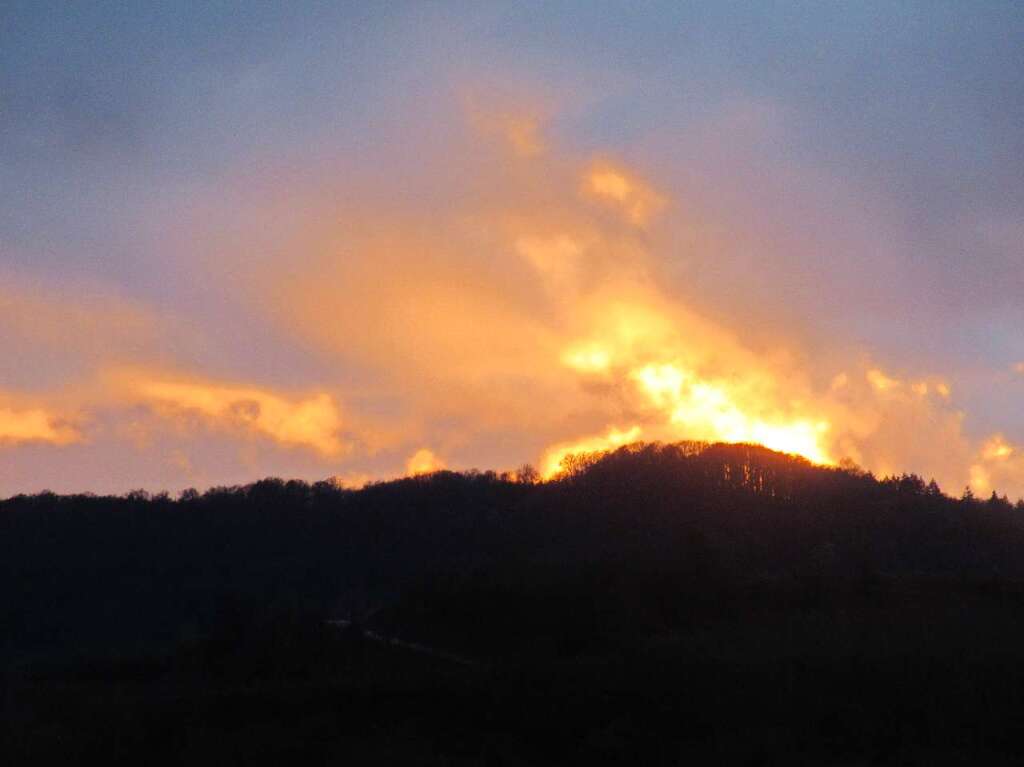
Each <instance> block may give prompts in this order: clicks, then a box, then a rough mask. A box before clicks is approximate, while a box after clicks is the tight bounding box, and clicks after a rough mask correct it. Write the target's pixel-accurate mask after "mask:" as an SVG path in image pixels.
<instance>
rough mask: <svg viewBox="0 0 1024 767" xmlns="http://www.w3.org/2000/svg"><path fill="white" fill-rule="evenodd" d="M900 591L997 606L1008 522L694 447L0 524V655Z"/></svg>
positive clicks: (36, 504) (668, 614) (38, 507)
mask: <svg viewBox="0 0 1024 767" xmlns="http://www.w3.org/2000/svg"><path fill="white" fill-rule="evenodd" d="M911 580H913V581H914V582H918V583H925V584H927V583H935V582H953V583H958V584H970V585H971V588H981V587H985V588H988V589H1003V590H1008V591H1014V590H1015V589H1016V584H1017V583H1018V581H1022V580H1024V514H1022V513H1021V511H1020V509H1019V508H1018V509H1015V508H1013V507H1012V506H1011V505H1010V504H1009V503H1007V502H1005V501H1002V500H1000V499H996V498H993V499H991V500H989V501H986V502H979V501H976V500H972V499H952V498H950V497H947V496H945V495H943V494H941V493H940V492H938V489H937V488H936V487H934V485H933V486H930V487H929V486H926V485H925V483H924V482H923V481H922V480H920V479H919V478H917V477H914V476H903V477H899V478H890V479H885V480H881V481H880V480H877V479H875V478H874V477H872V476H871V475H868V474H864V473H861V472H858V471H855V470H840V469H832V468H823V467H817V466H813V465H811V464H809V463H807V462H806V461H803V460H801V459H798V458H794V457H792V456H786V455H782V454H779V453H775V452H772V451H769V450H766V449H764V448H760V447H756V446H749V445H721V444H718V445H706V444H703V443H679V444H674V445H635V446H630V447H625V448H621V449H619V450H617V451H615V452H612V453H610V454H603V455H597V456H590V457H584V458H580V459H578V460H576V461H574V462H573V463H572V465H571V466H570V468H569V470H568V471H567V472H566V474H565V475H564V476H563V477H562V478H560V479H559V480H557V481H553V482H547V483H542V484H519V483H515V482H511V481H507V480H504V479H502V478H500V477H498V476H496V475H494V474H493V473H477V472H470V473H465V474H457V473H452V472H439V473H437V474H433V475H429V476H424V477H418V478H411V479H403V480H397V481H394V482H387V483H380V484H375V485H371V486H369V487H367V488H365V489H363V490H359V491H352V490H342V489H338V488H336V487H334V486H332V485H330V484H328V483H316V484H313V485H308V484H306V483H303V482H297V481H291V482H284V481H282V480H277V479H267V480H263V481H260V482H256V483H254V484H252V485H248V486H245V487H233V488H215V489H212V490H210V491H209V492H207V493H205V494H203V495H195V494H190V493H189V494H184V495H183V497H182V498H181V499H179V500H171V499H169V498H167V497H164V496H158V497H152V498H151V497H148V496H146V495H145V494H142V493H135V494H130V495H129V496H128V497H119V498H115V497H92V496H55V495H52V494H43V495H38V496H33V497H22V496H19V497H16V498H12V499H9V500H7V501H4V502H2V503H0V582H2V586H0V589H2V591H0V596H2V600H0V605H2V610H3V614H2V615H0V620H2V621H3V623H4V625H5V626H7V627H9V631H8V634H7V648H6V649H7V651H8V652H12V651H13V652H18V651H27V652H39V651H50V650H67V649H74V650H76V651H82V650H86V649H91V648H104V647H117V648H122V647H123V648H131V647H145V646H148V645H151V644H153V643H163V644H165V645H168V646H173V645H174V644H175V643H177V642H179V641H180V640H182V638H183V637H186V638H187V637H190V636H194V635H196V634H199V635H202V634H204V633H205V632H207V631H209V630H210V629H211V626H213V625H215V624H218V623H220V622H223V621H224V620H227V618H226V617H225V616H232V615H236V616H251V614H253V613H259V612H261V611H264V612H265V611H267V610H275V609H288V610H294V609H301V610H304V611H311V612H316V613H319V614H323V615H345V614H353V615H355V616H357V617H358V616H360V615H364V614H366V613H368V612H370V611H371V610H374V609H377V608H381V607H385V606H389V605H394V604H397V603H399V602H401V601H402V598H407V597H409V596H410V595H416V596H417V598H420V599H421V601H422V598H423V597H424V595H425V594H426V593H427V592H428V591H430V592H435V593H436V592H438V591H439V590H440V591H446V592H449V593H453V594H454V593H458V594H460V595H463V596H465V598H469V597H468V596H466V595H467V594H468V593H469V592H471V591H473V590H479V589H481V588H483V587H485V586H486V587H488V588H492V589H498V590H504V593H507V594H508V598H509V599H513V598H514V595H513V594H512V593H510V592H511V591H514V590H515V589H533V590H534V591H537V592H544V593H546V594H547V597H546V598H547V599H548V600H549V601H551V602H552V605H551V606H550V609H552V610H557V609H558V608H557V603H558V601H559V599H561V600H562V601H565V600H575V601H577V602H578V601H579V600H578V594H579V591H580V589H583V590H585V591H589V592H592V594H591V596H592V597H593V599H591V600H590V601H591V602H593V601H595V600H596V601H597V602H599V604H598V605H597V606H596V607H594V609H595V610H596V611H597V612H600V611H601V610H602V609H605V608H606V607H607V604H608V603H609V600H611V599H612V596H614V597H615V599H616V600H618V602H622V601H623V600H629V599H635V600H637V609H639V606H640V605H648V607H647V608H645V610H646V611H647V612H648V613H649V612H650V611H651V610H655V608H654V607H651V606H650V604H651V603H652V602H658V603H660V604H661V605H662V606H661V607H658V608H657V610H660V611H662V612H663V613H664V615H659V616H648V617H649V618H650V619H651V620H654V621H655V623H656V622H657V621H669V622H671V621H672V620H673V617H672V614H673V612H678V606H677V604H675V602H676V600H675V597H676V596H680V595H682V594H683V593H684V592H685V593H689V594H691V601H692V598H693V597H695V596H696V595H700V596H701V598H702V599H703V600H704V601H706V602H708V603H710V604H720V603H721V600H722V599H723V598H725V597H726V596H728V595H734V596H735V595H742V594H749V593H752V592H756V593H764V592H765V591H771V592H772V593H773V594H774V595H775V596H777V597H778V598H779V599H789V598H797V596H798V595H800V594H802V595H803V596H802V597H801V598H805V597H808V595H812V596H813V594H815V593H819V596H820V592H821V591H822V589H831V590H834V591H835V592H836V593H837V594H839V593H840V592H842V593H846V592H850V591H857V590H858V589H859V590H860V591H863V589H865V588H870V587H874V586H877V585H878V584H880V583H890V584H891V583H904V584H905V583H908V582H909V581H911ZM612 583H614V588H612V587H611V586H610V585H609V584H612ZM512 586H515V589H511V587H512ZM659 589H660V590H661V591H660V592H659ZM662 592H663V593H662ZM559 594H561V595H562V596H561V597H559V596H558V595H559ZM519 596H523V595H522V594H520V595H519ZM460 598H461V597H460ZM515 598H518V597H515ZM523 598H524V599H525V597H523ZM527 601H529V600H527ZM238 619H239V620H241V619H242V618H238ZM232 620H234V619H232Z"/></svg>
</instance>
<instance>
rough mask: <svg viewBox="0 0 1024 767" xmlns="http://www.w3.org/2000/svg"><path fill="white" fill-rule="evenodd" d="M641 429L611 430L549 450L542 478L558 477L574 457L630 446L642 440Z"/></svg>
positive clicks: (542, 460)
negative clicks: (568, 461) (566, 463)
mask: <svg viewBox="0 0 1024 767" xmlns="http://www.w3.org/2000/svg"><path fill="white" fill-rule="evenodd" d="M640 434H641V429H640V427H639V426H631V427H630V428H628V429H624V430H621V431H620V430H619V429H615V428H612V429H609V430H608V433H607V434H604V435H600V436H595V437H585V438H583V439H579V440H576V441H574V442H567V443H564V444H561V445H556V446H555V447H552V448H549V449H548V451H547V452H546V453H545V454H544V457H543V458H542V459H541V469H540V473H541V477H543V478H544V479H551V478H553V477H556V476H558V474H560V473H561V472H562V471H564V469H565V460H566V459H567V458H568V457H569V456H572V455H583V454H586V453H596V452H600V451H602V450H614V449H615V448H617V447H622V446H623V445H629V444H632V443H633V442H636V441H637V440H639V439H640Z"/></svg>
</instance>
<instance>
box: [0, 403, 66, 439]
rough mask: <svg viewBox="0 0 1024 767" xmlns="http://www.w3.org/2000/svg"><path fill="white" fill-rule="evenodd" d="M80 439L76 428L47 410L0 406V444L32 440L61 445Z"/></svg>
mask: <svg viewBox="0 0 1024 767" xmlns="http://www.w3.org/2000/svg"><path fill="white" fill-rule="evenodd" d="M81 440H82V435H81V434H80V433H79V432H78V430H77V429H76V428H74V427H73V426H71V425H70V424H69V423H68V422H67V421H66V420H65V419H63V418H61V417H60V416H58V415H56V414H54V413H51V412H49V411H47V410H44V409H42V408H30V409H24V410H16V409H12V408H8V407H3V406H0V446H3V445H19V444H24V443H32V442H38V443H46V444H50V445H57V446H61V445H70V444H72V443H74V442H80V441H81Z"/></svg>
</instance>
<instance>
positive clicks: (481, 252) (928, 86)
mask: <svg viewBox="0 0 1024 767" xmlns="http://www.w3.org/2000/svg"><path fill="white" fill-rule="evenodd" d="M1021 40H1024V8H1022V6H1020V4H1019V3H1012V2H1007V3H999V2H984V3H982V2H977V3H974V2H971V3H966V2H951V3H943V2H937V1H930V2H923V3H913V2H903V3H890V2H886V3H872V2H862V3H848V4H838V3H837V4H831V3H829V4H826V3H812V2H807V3H802V2H775V3H754V2H751V3H728V2H715V3H686V2H665V3H656V2H629V3H626V2H622V3H611V2H597V1H592V2H576V3H572V2H547V3H514V4H513V3H507V4H503V3H456V2H452V3H401V2H395V3H350V4H346V3H337V2H323V3H319V2H301V1H298V0H293V1H292V2H274V3H271V2H246V3H241V2H216V1H215V2H203V3H186V2H177V3H159V4H158V3H149V2H136V3H127V4H126V3H120V2H103V1H102V0H98V1H96V2H91V3H75V4H71V3H49V2H45V1H42V0H33V1H32V2H20V0H8V1H7V2H5V3H3V4H2V5H0V351H2V352H3V353H2V354H0V497H4V496H8V495H13V494H16V493H22V492H26V493H28V492H37V491H40V490H43V489H50V490H53V491H56V492H77V491H91V492H125V491H127V490H130V489H134V488H146V489H148V490H151V491H159V490H168V491H171V492H177V491H179V490H181V489H183V488H186V487H197V488H200V489H202V488H206V487H210V486H215V485H226V484H236V483H243V482H248V481H252V480H255V479H257V478H260V477H264V476H282V477H300V478H304V479H308V480H315V479H323V478H327V477H334V478H336V479H337V481H339V482H342V483H345V484H349V485H352V486H357V485H359V484H361V483H364V482H366V481H369V480H374V479H381V478H387V477H394V476H402V475H405V474H415V473H420V472H425V471H432V470H436V469H438V468H445V467H447V468H452V469H459V470H462V469H470V468H479V469H496V470H509V469H515V468H516V467H518V466H521V465H522V464H525V463H530V464H532V465H534V466H536V467H538V468H539V469H540V471H541V473H542V474H544V475H545V476H551V475H553V474H554V473H555V472H557V470H558V466H559V464H560V461H561V459H562V458H563V457H564V456H565V455H567V454H569V453H572V452H579V451H587V450H600V449H607V448H611V447H615V446H618V445H621V444H626V443H628V442H633V441H637V440H661V441H674V440H679V439H701V440H724V441H752V442H759V443H762V444H765V445H767V446H769V447H772V448H774V449H779V450H785V451H787V452H793V453H796V454H799V455H802V456H804V457H806V458H808V459H810V460H813V461H816V462H820V463H824V464H830V465H838V464H844V465H845V464H847V462H853V463H855V464H856V465H858V466H860V467H862V468H863V469H865V470H870V471H873V472H875V473H876V474H878V475H885V474H890V473H899V472H903V471H907V472H915V473H918V474H920V475H921V476H923V477H925V478H926V479H928V478H932V477H934V478H935V479H936V480H937V481H938V482H939V483H940V485H941V486H942V488H943V489H944V490H946V491H947V492H949V493H951V494H954V495H959V494H960V493H961V492H962V491H963V488H964V487H965V486H967V485H970V486H971V488H972V490H973V491H974V492H975V493H977V494H983V495H987V494H989V493H990V492H992V491H993V490H995V491H997V492H999V493H1000V494H1002V493H1007V494H1009V495H1010V496H1011V498H1015V497H1018V496H1021V495H1024V407H1022V405H1024V45H1021Z"/></svg>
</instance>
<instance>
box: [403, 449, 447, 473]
mask: <svg viewBox="0 0 1024 767" xmlns="http://www.w3.org/2000/svg"><path fill="white" fill-rule="evenodd" d="M443 468H445V463H444V461H442V460H441V459H440V458H438V457H437V456H436V455H435V454H434V452H433V451H432V450H428V449H427V448H425V447H424V448H421V449H419V450H417V451H416V452H415V453H413V454H412V455H411V456H409V460H408V461H407V462H406V464H405V473H406V476H409V477H416V476H419V475H421V474H433V473H434V472H435V471H441V470H442V469H443Z"/></svg>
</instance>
